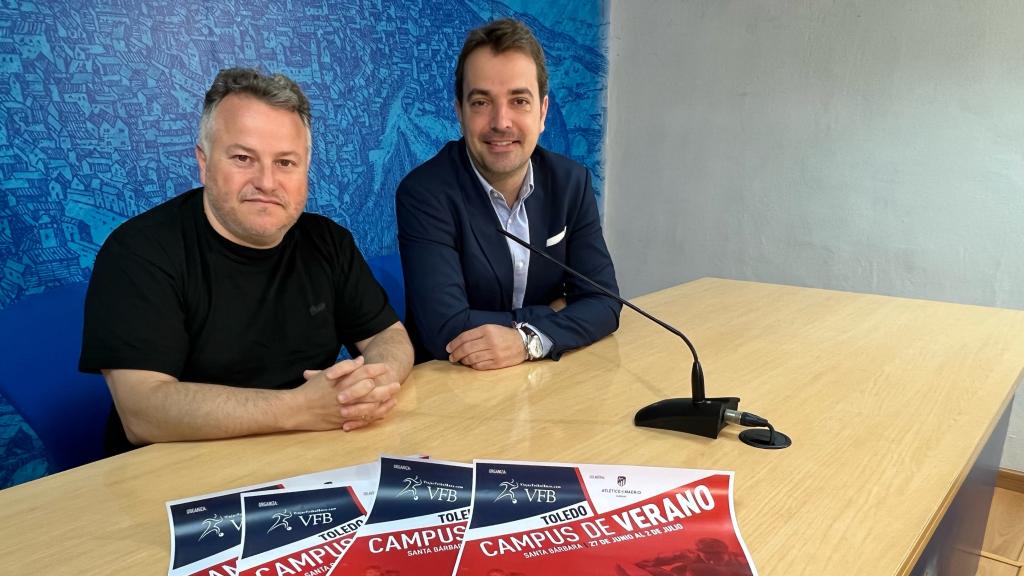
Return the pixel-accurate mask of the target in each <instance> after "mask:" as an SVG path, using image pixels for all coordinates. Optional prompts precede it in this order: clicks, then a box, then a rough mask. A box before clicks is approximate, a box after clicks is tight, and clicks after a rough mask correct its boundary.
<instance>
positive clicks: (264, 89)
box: [199, 68, 313, 153]
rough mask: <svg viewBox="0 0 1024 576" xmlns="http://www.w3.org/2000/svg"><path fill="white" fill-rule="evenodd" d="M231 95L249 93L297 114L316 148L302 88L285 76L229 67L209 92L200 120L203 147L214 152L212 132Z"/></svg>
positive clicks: (260, 99) (218, 74) (214, 82)
mask: <svg viewBox="0 0 1024 576" xmlns="http://www.w3.org/2000/svg"><path fill="white" fill-rule="evenodd" d="M231 94H246V95H248V96H252V97H253V98H256V99H257V100H259V101H261V102H263V103H264V104H267V105H268V106H272V107H274V108H280V109H282V110H287V111H289V112H295V113H296V114H298V115H299V118H301V119H302V123H303V124H304V125H305V126H306V134H307V136H308V144H309V148H310V151H312V148H313V129H312V126H311V124H312V115H311V114H310V111H309V100H308V99H307V98H306V95H305V94H303V93H302V88H299V85H298V84H296V83H295V81H294V80H292V79H291V78H289V77H287V76H285V75H284V74H271V75H266V74H263V73H261V72H260V71H259V70H256V69H253V68H226V69H224V70H221V71H220V72H218V73H217V77H216V78H214V79H213V85H212V86H210V89H209V90H207V91H206V99H205V100H204V102H203V115H202V117H201V118H200V119H199V147H200V148H202V149H203V151H204V152H207V153H209V150H210V132H211V131H212V130H213V115H214V113H216V112H217V105H218V104H220V102H221V100H223V99H224V98H226V97H228V96H230V95H231Z"/></svg>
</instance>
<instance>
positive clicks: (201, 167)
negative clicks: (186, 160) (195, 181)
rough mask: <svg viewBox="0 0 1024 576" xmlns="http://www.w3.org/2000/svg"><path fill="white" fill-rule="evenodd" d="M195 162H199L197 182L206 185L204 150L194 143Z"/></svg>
mask: <svg viewBox="0 0 1024 576" xmlns="http://www.w3.org/2000/svg"><path fill="white" fill-rule="evenodd" d="M196 162H198V163H199V182H200V183H201V184H202V185H203V186H206V152H203V149H202V148H201V147H200V146H199V145H198V144H196Z"/></svg>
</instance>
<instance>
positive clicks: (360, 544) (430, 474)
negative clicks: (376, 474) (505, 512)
mask: <svg viewBox="0 0 1024 576" xmlns="http://www.w3.org/2000/svg"><path fill="white" fill-rule="evenodd" d="M472 483H473V467H472V466H471V465H469V464H463V463H458V462H442V461H439V460H422V459H413V458H390V457H381V459H380V483H379V484H378V486H377V497H376V500H375V501H374V504H373V509H372V510H371V511H370V516H369V518H367V521H366V524H365V525H364V526H363V527H362V528H360V529H359V532H358V533H357V534H356V538H355V541H353V542H352V544H351V546H350V547H349V548H348V550H347V551H346V552H345V554H344V555H343V556H342V557H341V560H339V561H338V563H337V564H335V565H334V567H333V568H331V572H330V573H329V574H332V575H337V576H343V575H349V574H355V575H358V576H363V575H365V574H373V575H376V576H384V575H386V574H388V575H390V574H395V575H415V576H435V575H436V576H449V575H450V574H451V573H452V568H454V567H455V559H456V556H457V555H458V552H459V545H460V543H461V542H462V536H463V534H464V533H465V531H466V522H467V521H468V520H469V505H470V500H471V490H472Z"/></svg>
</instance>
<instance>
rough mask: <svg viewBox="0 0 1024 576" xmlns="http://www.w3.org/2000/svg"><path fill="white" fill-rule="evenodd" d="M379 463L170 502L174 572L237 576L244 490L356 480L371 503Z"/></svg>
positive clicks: (195, 575)
mask: <svg viewBox="0 0 1024 576" xmlns="http://www.w3.org/2000/svg"><path fill="white" fill-rule="evenodd" d="M377 466H378V463H377V462H376V461H374V462H367V463H366V464H359V465H356V466H346V467H343V468H334V469H331V470H324V471H322V472H315V473H313V474H303V475H301V476H293V477H291V478H285V479H282V480H275V481H271V482H266V483H264V484H257V485H253V486H248V487H242V488H234V489H231V490H224V491H221V492H215V493H211V494H204V495H200V496H193V497H191V498H183V499H180V500H173V501H171V502H167V505H166V506H167V520H168V523H169V524H170V533H171V559H170V565H169V567H168V569H167V574H168V576H232V575H234V574H235V560H236V559H237V558H238V554H239V553H240V552H241V550H240V548H239V546H240V545H241V543H242V500H241V495H242V494H244V493H247V492H257V491H265V490H272V489H275V488H286V487H289V488H291V487H303V486H318V485H323V484H341V485H352V484H355V485H357V486H363V487H364V490H363V493H360V494H357V496H358V497H359V499H360V501H362V502H364V504H365V505H366V506H370V505H371V504H372V500H373V494H374V492H375V491H376V483H377ZM366 487H368V489H367V488H366Z"/></svg>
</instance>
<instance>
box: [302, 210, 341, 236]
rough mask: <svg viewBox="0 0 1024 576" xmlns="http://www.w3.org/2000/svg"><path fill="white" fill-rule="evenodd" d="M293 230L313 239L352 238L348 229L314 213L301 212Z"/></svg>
mask: <svg viewBox="0 0 1024 576" xmlns="http://www.w3.org/2000/svg"><path fill="white" fill-rule="evenodd" d="M295 228H296V229H297V230H300V231H302V232H303V233H304V234H305V235H309V236H310V237H313V238H336V239H341V240H347V239H349V238H352V232H351V231H349V229H348V228H346V227H344V226H342V225H341V224H338V223H337V222H335V221H334V220H333V219H332V218H330V217H328V216H324V215H323V214H317V213H316V212H303V213H302V214H301V215H300V216H299V219H298V220H297V221H296V222H295Z"/></svg>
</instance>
